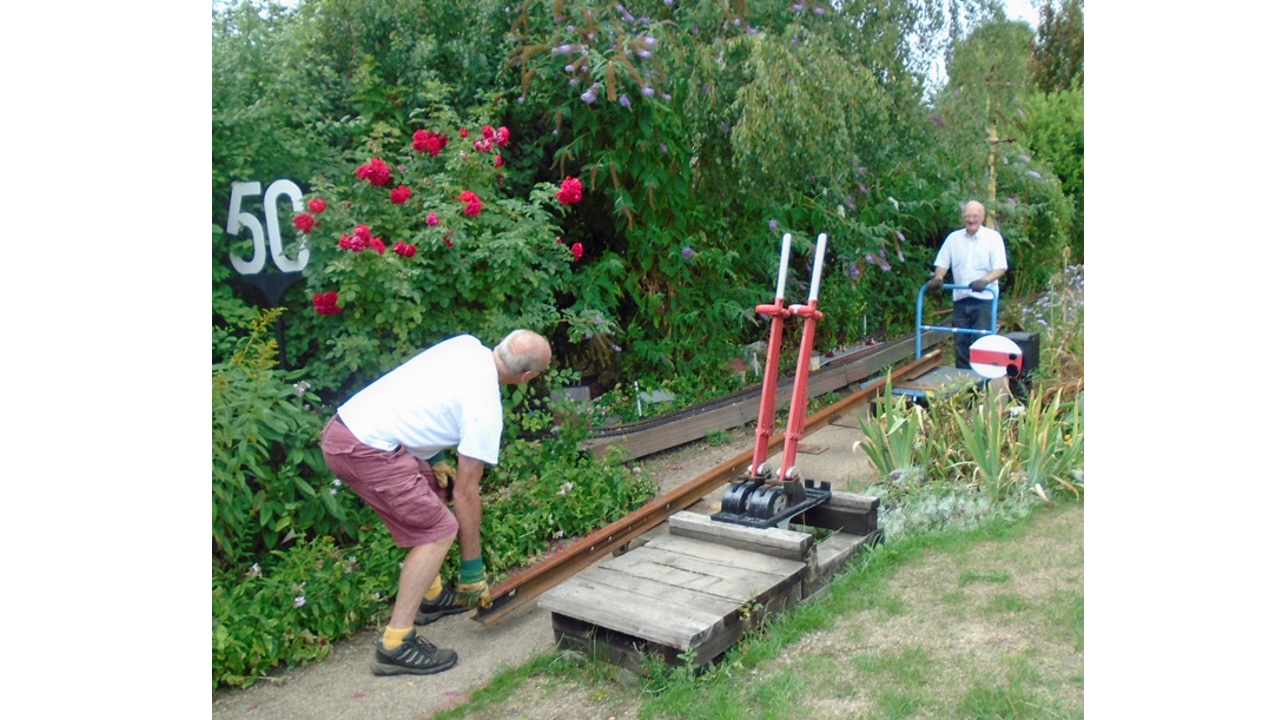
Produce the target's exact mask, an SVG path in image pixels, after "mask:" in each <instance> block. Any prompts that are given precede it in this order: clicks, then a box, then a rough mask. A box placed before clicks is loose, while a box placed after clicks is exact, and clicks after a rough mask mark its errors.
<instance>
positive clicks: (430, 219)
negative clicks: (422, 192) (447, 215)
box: [427, 212, 440, 227]
mask: <svg viewBox="0 0 1280 720" xmlns="http://www.w3.org/2000/svg"><path fill="white" fill-rule="evenodd" d="M439 224H440V216H439V215H436V214H435V213H433V212H429V213H427V227H435V226H437V225H439Z"/></svg>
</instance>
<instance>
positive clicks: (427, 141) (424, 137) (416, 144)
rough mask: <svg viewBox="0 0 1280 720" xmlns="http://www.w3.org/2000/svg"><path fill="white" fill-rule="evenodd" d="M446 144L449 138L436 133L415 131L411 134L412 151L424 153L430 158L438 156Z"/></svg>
mask: <svg viewBox="0 0 1280 720" xmlns="http://www.w3.org/2000/svg"><path fill="white" fill-rule="evenodd" d="M448 144H449V138H448V137H446V136H444V135H441V134H440V133H438V132H434V131H429V130H415V131H414V133H413V149H414V150H417V151H418V152H425V153H427V154H428V155H430V156H431V157H435V156H436V155H439V154H440V151H441V150H443V149H444V146H445V145H448Z"/></svg>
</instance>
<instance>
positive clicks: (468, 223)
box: [294, 116, 598, 393]
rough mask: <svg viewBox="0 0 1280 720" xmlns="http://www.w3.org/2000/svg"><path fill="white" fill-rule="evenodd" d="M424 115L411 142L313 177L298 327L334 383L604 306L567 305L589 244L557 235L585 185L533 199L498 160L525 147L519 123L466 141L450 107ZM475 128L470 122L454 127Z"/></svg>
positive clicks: (321, 376)
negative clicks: (458, 338)
mask: <svg viewBox="0 0 1280 720" xmlns="http://www.w3.org/2000/svg"><path fill="white" fill-rule="evenodd" d="M425 125H426V127H423V128H420V129H418V130H416V131H414V133H413V135H412V136H411V137H410V138H407V139H402V138H401V136H400V135H399V134H398V133H396V132H394V131H388V132H387V133H386V134H385V135H380V136H375V137H372V138H370V139H369V140H368V141H367V143H366V144H365V146H364V148H363V150H364V152H363V154H362V156H361V157H360V158H358V159H357V160H356V161H355V163H353V164H354V165H355V169H354V171H352V172H349V173H345V174H340V175H331V176H322V177H317V178H315V179H314V181H313V183H312V186H311V192H310V193H309V197H308V203H307V207H308V209H309V210H310V211H311V214H307V213H302V214H301V215H299V219H295V223H294V224H295V227H296V228H297V229H298V230H299V231H304V230H309V231H310V232H308V233H306V234H305V236H303V237H305V241H306V242H307V246H308V247H309V249H310V252H311V260H310V262H309V263H308V264H307V267H306V269H305V271H304V274H305V278H306V283H307V291H308V293H309V294H311V296H312V302H313V305H314V308H313V309H314V312H312V313H304V314H303V315H302V316H301V317H299V318H298V319H297V320H296V324H297V325H301V326H302V329H301V330H300V331H298V330H296V329H295V332H299V333H300V334H301V335H302V336H303V337H304V342H306V343H307V345H308V347H307V351H306V352H305V353H304V354H306V355H307V356H308V359H307V376H308V377H309V378H310V379H311V381H312V382H313V383H314V385H315V387H316V388H317V389H318V390H320V391H322V392H325V393H333V392H337V391H339V390H340V389H344V388H355V387H359V386H360V385H362V384H364V383H366V382H368V381H370V380H372V379H374V378H376V377H378V376H379V375H381V374H382V373H384V372H386V371H387V370H390V369H391V368H392V367H395V366H396V365H398V364H399V363H401V362H403V361H404V360H405V359H407V358H408V357H410V356H412V355H413V354H415V353H417V352H419V351H420V350H421V349H422V348H424V347H427V346H428V345H431V344H433V343H436V342H439V341H440V340H442V339H444V338H446V337H448V336H450V335H456V334H459V333H470V334H474V335H476V336H478V337H480V338H481V339H482V340H484V341H485V342H490V343H495V342H497V341H498V340H500V339H501V338H502V336H503V335H505V334H506V333H507V332H509V331H510V330H512V329H514V328H517V327H528V328H532V329H535V330H539V331H542V332H545V333H550V332H551V331H553V330H554V328H555V326H556V325H557V324H559V323H562V322H565V323H569V324H570V326H574V325H578V324H581V323H582V322H586V321H579V320H578V318H577V316H578V315H583V314H585V315H586V316H588V317H591V318H592V319H594V317H596V315H598V314H592V313H590V311H589V308H586V307H584V306H581V305H579V306H578V307H577V308H576V309H575V310H574V311H573V312H572V313H571V312H569V311H567V310H564V309H562V308H559V307H557V295H558V294H563V293H564V292H565V290H566V287H567V283H568V282H569V279H570V273H571V269H570V268H571V266H572V263H573V262H574V261H576V260H578V259H580V258H581V257H582V254H583V248H582V245H581V244H580V243H575V244H574V246H572V247H567V246H565V245H564V244H563V243H561V242H558V241H557V240H558V237H559V235H560V234H561V230H560V228H559V225H558V222H559V219H560V217H561V215H560V214H561V213H564V212H567V211H568V205H567V204H568V203H571V202H577V201H579V200H581V198H582V183H581V182H580V181H577V180H576V179H573V178H569V179H568V180H565V181H564V184H563V185H562V186H560V187H557V186H556V185H553V184H551V183H539V184H537V185H535V186H534V187H533V189H532V190H531V191H530V193H529V197H528V198H519V197H510V196H509V195H508V194H507V193H506V192H505V191H504V188H503V184H502V181H503V176H502V168H501V165H502V163H499V162H497V161H496V160H495V158H494V157H490V155H494V154H495V152H496V151H497V149H499V148H503V149H504V152H506V153H508V154H511V153H513V152H515V151H517V150H518V148H517V147H515V146H514V145H513V144H512V142H511V133H510V131H509V130H508V129H507V128H505V127H498V128H494V127H493V126H492V125H485V124H483V123H481V124H480V125H481V126H482V127H481V129H480V130H479V136H480V137H479V139H477V140H476V141H475V142H474V143H471V144H468V143H463V142H458V143H451V142H450V136H449V135H447V134H446V133H445V131H444V130H443V129H442V128H443V127H449V126H453V118H452V117H447V116H446V117H442V118H440V119H439V121H437V122H428V123H425ZM469 134H472V133H471V132H469V131H468V130H467V128H466V127H465V126H463V127H462V128H460V129H459V130H457V131H456V136H455V137H456V138H457V139H459V140H461V139H464V138H466V137H467V136H468V135H469ZM388 187H390V188H394V189H392V190H387V189H386V188H388ZM557 201H558V202H557ZM321 213H323V215H321ZM302 217H306V218H307V219H306V220H301V219H300V218H302ZM388 247H390V248H391V250H392V252H390V253H388V252H386V249H387V248H388Z"/></svg>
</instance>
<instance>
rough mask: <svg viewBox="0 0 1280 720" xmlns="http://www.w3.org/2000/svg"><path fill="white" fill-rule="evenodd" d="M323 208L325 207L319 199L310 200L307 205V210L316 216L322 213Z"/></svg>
mask: <svg viewBox="0 0 1280 720" xmlns="http://www.w3.org/2000/svg"><path fill="white" fill-rule="evenodd" d="M325 207H327V206H326V205H325V202H324V200H323V199H321V198H311V200H310V202H308V203H307V209H308V210H310V211H311V212H313V213H315V214H317V215H319V214H320V213H322V212H324V209H325Z"/></svg>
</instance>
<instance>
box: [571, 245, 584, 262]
mask: <svg viewBox="0 0 1280 720" xmlns="http://www.w3.org/2000/svg"><path fill="white" fill-rule="evenodd" d="M569 251H570V252H572V253H573V261H574V262H578V261H579V260H581V259H582V243H580V242H577V243H574V244H573V247H571V248H569Z"/></svg>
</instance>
